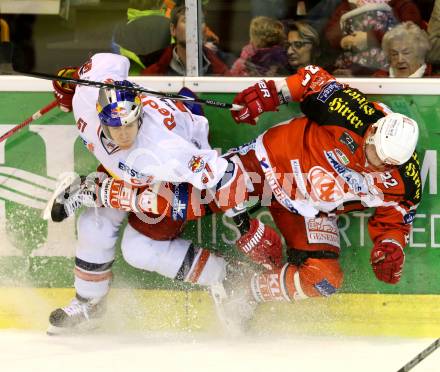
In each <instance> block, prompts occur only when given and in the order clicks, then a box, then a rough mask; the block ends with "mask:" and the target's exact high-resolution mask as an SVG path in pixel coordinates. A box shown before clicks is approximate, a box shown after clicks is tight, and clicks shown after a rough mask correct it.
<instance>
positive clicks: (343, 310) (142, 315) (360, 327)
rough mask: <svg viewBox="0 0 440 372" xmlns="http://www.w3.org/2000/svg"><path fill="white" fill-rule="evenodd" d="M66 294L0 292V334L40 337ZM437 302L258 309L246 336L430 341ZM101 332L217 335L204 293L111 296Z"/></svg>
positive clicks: (389, 299)
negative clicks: (12, 331)
mask: <svg viewBox="0 0 440 372" xmlns="http://www.w3.org/2000/svg"><path fill="white" fill-rule="evenodd" d="M73 294H74V292H73V290H72V289H67V288H0V329H27V330H35V331H44V330H45V329H46V327H47V321H48V316H49V314H50V312H51V311H52V310H53V309H54V308H56V307H58V306H60V305H61V304H66V303H68V302H69V301H70V299H71V298H72V296H73ZM439 317H440V296H435V295H391V294H388V295H378V294H364V295H359V294H339V295H335V296H333V297H330V298H327V299H326V298H319V299H310V300H308V301H303V302H298V303H272V304H263V305H261V306H260V307H259V308H258V309H257V311H256V315H255V318H254V319H253V320H252V322H251V328H250V332H255V333H259V334H260V333H261V334H266V333H267V334H286V335H287V334H288V335H291V334H298V335H301V334H304V335H311V334H316V335H335V336H336V335H350V336H399V337H438V335H439V334H440V323H439V322H438V319H439ZM103 324H104V327H103V328H105V330H108V331H111V332H130V331H131V332H135V331H141V332H149V331H150V332H157V331H160V332H174V331H186V332H203V333H213V334H215V333H221V332H222V331H221V328H220V325H219V323H218V321H217V319H216V316H215V309H214V306H213V303H212V301H211V297H210V296H209V294H208V293H207V292H206V291H167V290H143V289H114V290H112V291H111V293H110V296H109V300H108V311H107V314H106V317H105V319H104V322H103Z"/></svg>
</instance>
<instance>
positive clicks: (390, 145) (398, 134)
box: [367, 113, 419, 165]
mask: <svg viewBox="0 0 440 372" xmlns="http://www.w3.org/2000/svg"><path fill="white" fill-rule="evenodd" d="M373 128H376V133H374V134H373V135H372V136H371V137H370V138H368V140H367V143H368V144H372V145H374V146H375V147H376V152H377V155H378V156H379V158H380V160H382V161H383V162H384V163H386V164H393V165H401V164H404V163H406V162H407V161H408V160H409V158H410V157H411V155H412V154H413V152H414V150H415V149H416V145H417V140H418V138H419V127H418V125H417V122H416V121H415V120H413V119H410V118H409V117H407V116H405V115H402V114H398V113H392V114H388V115H387V116H385V117H383V118H382V119H379V120H378V121H377V122H376V123H375V124H373Z"/></svg>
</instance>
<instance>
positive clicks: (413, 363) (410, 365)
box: [397, 338, 440, 372]
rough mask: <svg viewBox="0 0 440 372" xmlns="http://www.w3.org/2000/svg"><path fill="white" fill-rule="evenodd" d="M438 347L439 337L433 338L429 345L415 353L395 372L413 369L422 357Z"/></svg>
mask: <svg viewBox="0 0 440 372" xmlns="http://www.w3.org/2000/svg"><path fill="white" fill-rule="evenodd" d="M439 347H440V338H438V339H437V340H435V341H434V342H433V343H432V344H431V345H429V346H428V347H427V348H426V349H425V350H423V351H422V352H421V353H419V354H417V355H416V356H415V357H414V358H413V359H411V360H410V361H409V362H408V363H406V364H405V365H404V366H403V367H402V368H400V369H399V370H398V371H397V372H408V371H409V370H411V369H413V367H415V366H416V365H417V364H419V363H420V362H421V361H422V360H423V359H425V358H426V357H427V356H428V355H430V354H431V353H432V352H433V351H435V350H436V349H438V348H439Z"/></svg>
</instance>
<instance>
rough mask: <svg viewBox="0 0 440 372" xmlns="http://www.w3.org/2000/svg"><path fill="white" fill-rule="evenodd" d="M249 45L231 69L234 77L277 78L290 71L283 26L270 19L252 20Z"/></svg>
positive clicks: (260, 17) (258, 18)
mask: <svg viewBox="0 0 440 372" xmlns="http://www.w3.org/2000/svg"><path fill="white" fill-rule="evenodd" d="M249 38H250V41H249V44H247V45H245V46H244V47H243V49H242V50H241V54H240V58H238V59H237V60H236V61H235V62H234V64H233V65H232V68H231V71H230V73H231V75H233V76H277V75H280V76H281V75H286V73H287V71H288V62H287V54H286V50H285V48H284V45H285V41H286V35H285V31H284V26H283V24H282V23H281V22H280V21H278V20H276V19H274V18H270V17H264V16H259V17H255V18H253V19H252V21H251V24H250V27H249Z"/></svg>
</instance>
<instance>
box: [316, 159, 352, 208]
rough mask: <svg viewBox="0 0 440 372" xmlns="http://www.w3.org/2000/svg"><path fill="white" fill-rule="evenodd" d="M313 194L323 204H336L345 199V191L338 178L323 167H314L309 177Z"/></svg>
mask: <svg viewBox="0 0 440 372" xmlns="http://www.w3.org/2000/svg"><path fill="white" fill-rule="evenodd" d="M308 181H309V183H310V185H311V186H312V191H313V194H314V196H315V197H316V198H318V199H319V200H321V201H323V202H330V203H333V202H336V201H339V200H341V199H342V198H343V197H344V190H343V189H342V187H341V186H340V185H339V184H338V181H337V180H336V178H335V177H334V176H333V175H332V174H331V173H329V172H328V171H327V170H325V169H324V168H321V167H318V166H316V167H313V168H312V169H311V170H310V172H309V175H308Z"/></svg>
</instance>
